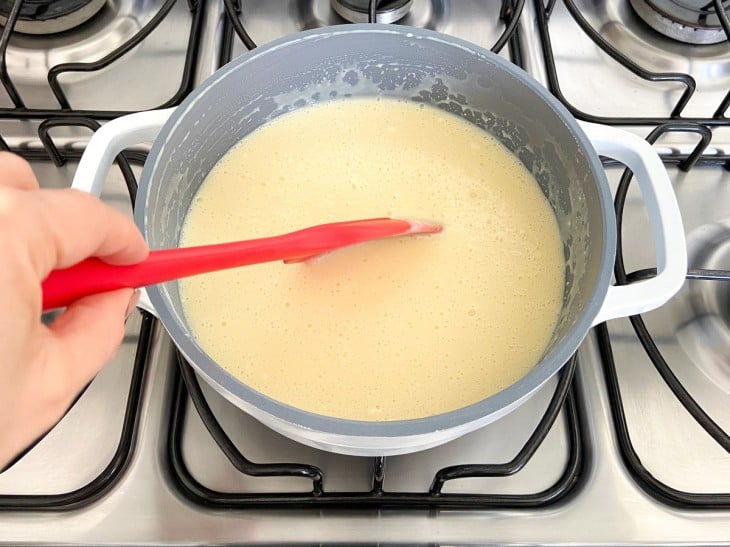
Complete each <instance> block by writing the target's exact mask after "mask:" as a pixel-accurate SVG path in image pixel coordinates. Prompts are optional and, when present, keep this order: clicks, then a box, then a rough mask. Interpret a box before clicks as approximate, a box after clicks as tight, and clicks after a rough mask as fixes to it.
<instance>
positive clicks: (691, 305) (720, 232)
mask: <svg viewBox="0 0 730 547" xmlns="http://www.w3.org/2000/svg"><path fill="white" fill-rule="evenodd" d="M687 258H688V265H689V269H690V270H692V269H710V270H730V220H726V221H723V222H718V223H715V224H708V225H705V226H701V227H699V228H697V229H695V230H694V231H693V232H692V233H690V234H689V236H687ZM685 290H686V293H684V292H683V296H685V300H684V302H686V303H687V304H688V309H687V310H686V312H689V317H688V319H686V320H685V321H683V322H682V323H680V327H679V329H678V333H677V334H678V339H679V341H680V344H681V345H682V346H683V347H684V348H685V349H686V350H687V354H688V355H690V356H692V359H693V361H694V362H695V364H696V365H697V367H698V368H699V369H700V370H701V371H702V372H703V373H704V374H705V376H707V377H708V378H709V379H710V380H711V381H712V382H714V383H715V385H717V386H718V387H719V388H720V389H722V390H723V391H724V392H725V393H729V394H730V282H728V281H693V282H690V283H688V285H687V288H686V289H685ZM686 312H685V313H686Z"/></svg>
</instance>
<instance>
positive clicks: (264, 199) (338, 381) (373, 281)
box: [180, 99, 563, 420]
mask: <svg viewBox="0 0 730 547" xmlns="http://www.w3.org/2000/svg"><path fill="white" fill-rule="evenodd" d="M385 125H388V126H390V127H393V128H394V130H393V131H382V127H384V126H385ZM404 143H407V144H404ZM363 151H366V152H365V153H364V152H363ZM485 158H486V159H485ZM485 173H486V174H485ZM262 181H265V182H266V184H264V183H262ZM244 189H245V191H244ZM272 203H275V204H276V207H271V204H272ZM525 210H526V211H527V214H524V211H525ZM520 211H522V212H523V214H515V213H519V212H520ZM376 216H391V217H404V218H415V219H419V220H432V221H436V222H441V223H443V224H444V226H445V230H444V232H442V233H441V234H437V235H432V236H417V237H406V238H397V239H392V240H387V241H382V242H376V243H373V244H367V245H360V246H356V247H352V248H348V249H342V250H339V251H337V252H334V253H331V254H329V255H327V256H325V257H321V258H319V259H317V260H316V261H312V262H310V263H305V264H296V265H283V264H281V263H272V264H266V265H260V266H255V267H247V268H240V269H237V270H235V274H231V272H222V274H223V275H220V277H216V278H215V282H210V283H205V282H204V280H205V279H206V278H211V279H212V277H211V276H206V275H204V276H196V277H193V278H189V279H186V280H183V281H182V282H181V284H180V287H181V297H182V299H183V303H184V307H185V311H186V315H187V317H188V319H189V322H190V324H191V328H192V330H193V331H194V332H195V335H196V337H197V339H198V341H199V343H200V344H201V345H202V346H203V347H204V348H206V351H208V352H209V353H210V354H211V356H212V357H213V358H214V359H216V360H217V361H218V362H219V363H221V364H222V365H223V366H224V367H225V368H227V369H228V370H230V371H231V372H232V373H233V374H235V375H237V376H238V377H239V378H240V379H241V380H242V381H244V382H246V383H248V384H250V385H251V386H252V387H254V388H255V389H259V390H260V391H263V392H264V393H266V394H267V395H269V396H272V397H274V398H276V399H279V400H282V401H284V402H287V403H289V404H292V405H294V406H297V407H300V408H303V409H306V410H310V411H313V412H318V413H322V414H327V415H333V416H340V417H345V418H353V419H362V420H392V419H405V418H415V417H421V416H425V415H429V414H435V413H440V412H445V411H448V410H453V409H454V408H458V407H461V406H465V405H467V404H471V403H473V402H476V401H478V400H480V399H483V398H484V397H486V396H488V395H490V394H492V393H494V392H495V391H498V390H500V389H502V388H504V387H505V386H507V385H509V384H510V383H512V382H514V381H515V380H517V379H518V378H519V377H521V376H522V375H524V373H525V372H526V371H527V370H529V368H530V367H531V366H532V365H533V363H534V361H535V360H536V359H537V357H538V356H539V355H540V354H541V353H542V348H543V347H544V345H545V344H546V343H547V340H548V339H549V336H550V334H551V331H552V325H553V322H554V320H555V318H556V317H557V312H558V310H559V306H560V303H561V302H562V288H563V287H562V285H563V278H562V275H563V260H562V245H561V244H560V241H559V237H558V234H557V225H556V223H555V219H554V217H553V216H552V212H551V211H550V209H549V206H548V205H547V202H546V201H545V200H544V198H543V197H542V195H541V193H540V191H539V189H538V187H537V185H536V183H535V182H534V180H532V178H531V177H530V176H529V175H528V174H527V172H526V170H524V168H522V167H521V166H519V165H518V164H517V163H516V159H515V158H514V157H513V156H511V155H510V154H509V153H507V152H506V151H505V150H504V149H503V148H502V147H501V145H499V144H498V143H497V141H496V140H494V139H493V138H491V137H489V136H487V135H486V134H484V133H483V132H482V131H481V130H479V129H477V128H475V127H473V126H470V125H468V124H466V122H463V121H462V120H459V119H457V118H455V117H453V116H452V115H450V114H447V113H444V112H442V111H439V110H435V109H431V108H427V107H424V105H423V104H416V103H395V102H394V101H392V100H386V99H383V100H381V101H380V102H378V103H374V102H373V101H368V100H359V99H351V100H346V101H339V102H333V103H330V104H325V105H321V106H316V107H311V108H305V109H301V110H298V111H297V112H296V113H293V114H287V115H284V116H281V117H279V118H277V119H276V120H275V121H273V122H272V123H271V124H268V125H267V126H265V127H263V128H262V129H260V130H258V131H256V132H255V133H254V134H252V135H251V136H249V138H247V139H246V141H244V143H242V144H241V145H239V146H237V147H236V148H234V149H233V150H232V151H231V152H230V153H229V154H228V155H226V156H225V157H224V158H223V159H222V160H221V162H219V164H218V166H217V167H216V168H215V169H214V171H213V172H212V174H211V176H210V177H209V179H208V180H207V181H206V182H205V183H204V185H203V186H202V187H201V190H200V192H199V193H198V196H196V199H195V201H194V204H193V206H192V207H191V211H190V213H189V215H188V218H187V219H186V222H185V225H184V227H183V237H182V243H183V244H184V245H195V244H204V243H210V242H211V239H215V240H216V241H232V240H237V239H243V238H247V237H263V236H266V235H272V234H276V233H284V232H287V231H291V230H294V229H298V228H301V227H304V226H308V225H312V224H318V223H322V222H329V221H337V220H345V219H349V218H369V217H376ZM551 230H552V231H551ZM551 237H553V238H554V241H551ZM551 264H552V266H551ZM553 267H554V268H557V269H556V270H555V274H554V275H545V271H552V270H551V268H553ZM515 272H519V274H518V275H515ZM229 274H230V275H229ZM211 275H219V274H211ZM222 318H223V319H222ZM223 320H224V321H226V322H227V325H226V327H225V328H220V325H221V322H222V321H223ZM536 324H537V326H536ZM540 324H541V325H540ZM374 410H377V412H374Z"/></svg>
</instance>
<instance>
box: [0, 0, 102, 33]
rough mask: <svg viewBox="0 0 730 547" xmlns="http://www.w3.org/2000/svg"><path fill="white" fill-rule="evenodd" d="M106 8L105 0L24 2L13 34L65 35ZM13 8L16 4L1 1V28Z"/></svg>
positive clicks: (35, 0) (9, 0)
mask: <svg viewBox="0 0 730 547" xmlns="http://www.w3.org/2000/svg"><path fill="white" fill-rule="evenodd" d="M18 1H20V0H18ZM104 4H106V0H25V1H24V2H23V5H22V6H21V8H20V15H19V16H18V21H17V23H16V24H15V28H14V29H13V30H15V31H17V32H21V33H23V34H55V33H58V32H63V31H65V30H69V29H72V28H74V27H76V26H78V25H80V24H81V23H85V22H86V21H88V20H89V19H91V18H92V17H93V16H94V15H96V13H97V12H98V11H99V10H101V8H103V7H104ZM12 7H13V0H0V25H5V23H6V22H7V20H8V19H7V18H8V15H9V14H10V10H11V8H12Z"/></svg>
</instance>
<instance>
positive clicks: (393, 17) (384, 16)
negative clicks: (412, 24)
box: [330, 0, 413, 23]
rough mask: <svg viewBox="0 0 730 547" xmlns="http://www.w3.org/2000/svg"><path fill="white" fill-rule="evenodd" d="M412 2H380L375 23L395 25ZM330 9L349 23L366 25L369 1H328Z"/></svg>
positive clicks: (394, 0)
mask: <svg viewBox="0 0 730 547" xmlns="http://www.w3.org/2000/svg"><path fill="white" fill-rule="evenodd" d="M412 3H413V0H381V1H380V2H378V14H377V17H376V22H378V23H395V22H396V21H398V20H400V19H402V18H403V17H405V15H406V13H408V10H410V9H411V4H412ZM330 4H331V5H332V9H334V10H335V11H336V12H337V13H338V14H339V16H340V17H342V18H343V19H346V20H348V21H350V22H351V23H367V22H368V8H369V6H370V0H330Z"/></svg>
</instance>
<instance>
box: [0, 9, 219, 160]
mask: <svg viewBox="0 0 730 547" xmlns="http://www.w3.org/2000/svg"><path fill="white" fill-rule="evenodd" d="M178 1H182V0H166V1H165V3H164V4H163V5H162V7H161V8H160V10H159V11H158V12H157V13H156V14H155V15H154V17H153V18H152V19H151V20H150V21H149V22H148V23H147V24H146V25H145V26H144V27H142V28H141V29H140V30H139V31H138V32H137V33H136V34H135V35H134V36H132V37H131V38H130V39H129V40H127V41H126V42H125V43H123V44H122V45H120V46H119V47H117V48H116V49H115V50H114V51H112V52H111V53H109V54H108V55H106V56H105V57H103V58H102V59H99V60H97V61H94V62H89V63H62V64H59V65H56V66H53V67H51V68H50V70H49V71H48V85H49V87H50V89H51V91H52V92H53V94H54V96H55V97H56V100H57V101H58V104H59V108H57V109H49V108H29V107H27V106H26V103H25V101H24V100H23V97H22V96H21V94H20V93H19V92H18V89H17V88H16V86H15V84H14V83H13V81H12V79H11V78H10V75H9V74H8V70H7V62H6V55H7V49H8V45H9V43H10V37H11V36H12V34H13V28H14V27H15V24H16V22H17V20H18V16H19V14H20V9H21V7H22V5H23V2H24V0H15V1H14V3H13V7H12V9H11V11H10V14H9V16H8V20H7V23H6V24H5V26H4V27H3V29H2V34H0V84H2V86H3V87H4V88H5V91H6V92H7V94H8V96H9V97H10V99H11V101H12V102H13V105H14V106H13V107H12V108H0V119H21V120H26V119H47V118H53V117H63V118H66V117H78V116H83V117H89V118H93V119H97V120H109V119H113V118H116V117H119V116H122V115H124V114H131V113H132V112H130V111H115V110H74V109H73V107H72V105H71V104H70V103H69V100H68V98H67V97H66V94H65V92H64V91H63V87H62V86H61V84H60V83H59V80H58V79H59V77H60V76H61V75H62V74H65V73H69V72H95V71H98V70H101V69H104V68H106V67H108V66H110V65H112V64H113V63H114V62H115V61H117V60H119V59H120V58H122V57H123V56H124V55H125V54H127V53H129V52H130V51H131V50H132V49H134V48H135V47H136V46H138V45H139V44H140V43H141V42H142V41H143V40H144V39H145V38H146V37H147V36H148V35H149V34H150V33H152V31H153V30H155V28H157V26H158V25H159V24H160V23H161V22H162V21H163V20H164V19H165V17H166V16H167V15H168V14H169V13H170V10H172V8H173V6H174V5H175V3H176V2H178ZM204 5H205V3H204V2H199V1H198V0H188V7H189V9H190V11H191V13H192V22H191V26H190V35H189V38H188V45H187V49H186V53H185V63H184V67H183V71H182V74H181V78H180V86H179V87H178V89H177V91H176V92H175V93H174V94H173V95H172V97H170V98H169V99H168V100H166V101H165V102H164V103H163V104H160V105H159V106H157V107H156V108H167V107H170V106H175V105H177V104H179V103H180V102H181V101H182V99H183V98H185V96H186V95H187V94H188V93H189V92H190V91H191V90H192V88H193V85H194V76H195V62H196V61H197V57H198V51H199V46H200V34H201V30H202V23H203V14H204V9H203V7H204ZM4 149H6V150H7V146H5V148H4Z"/></svg>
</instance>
